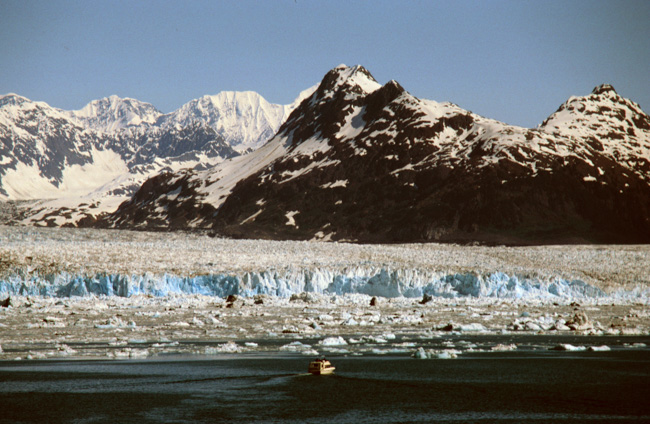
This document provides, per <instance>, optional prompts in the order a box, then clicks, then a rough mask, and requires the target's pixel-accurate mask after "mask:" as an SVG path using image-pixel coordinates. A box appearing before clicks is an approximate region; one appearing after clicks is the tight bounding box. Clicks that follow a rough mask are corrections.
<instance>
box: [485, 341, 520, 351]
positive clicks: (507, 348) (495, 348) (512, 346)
mask: <svg viewBox="0 0 650 424" xmlns="http://www.w3.org/2000/svg"><path fill="white" fill-rule="evenodd" d="M491 350H493V351H495V352H506V351H510V350H517V345H516V344H514V343H513V344H509V345H504V344H498V345H496V346H492V348H491Z"/></svg>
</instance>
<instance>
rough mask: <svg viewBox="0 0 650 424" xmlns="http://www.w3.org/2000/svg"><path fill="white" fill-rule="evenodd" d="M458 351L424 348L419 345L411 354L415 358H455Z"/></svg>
mask: <svg viewBox="0 0 650 424" xmlns="http://www.w3.org/2000/svg"><path fill="white" fill-rule="evenodd" d="M460 353H461V352H460V351H458V350H455V349H444V350H433V349H430V350H424V348H422V347H420V348H418V349H417V350H416V351H415V352H414V353H413V355H411V356H413V357H414V358H415V359H456V358H458V355H459V354H460Z"/></svg>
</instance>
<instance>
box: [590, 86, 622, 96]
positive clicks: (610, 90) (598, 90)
mask: <svg viewBox="0 0 650 424" xmlns="http://www.w3.org/2000/svg"><path fill="white" fill-rule="evenodd" d="M604 93H610V94H618V93H616V90H614V87H613V86H611V85H610V84H601V85H599V86H597V87H595V88H594V89H593V90H592V91H591V94H604Z"/></svg>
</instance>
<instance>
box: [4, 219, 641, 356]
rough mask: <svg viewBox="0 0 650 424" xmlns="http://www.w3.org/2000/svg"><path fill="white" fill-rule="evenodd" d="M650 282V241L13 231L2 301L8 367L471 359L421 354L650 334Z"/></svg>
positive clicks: (7, 239)
mask: <svg viewBox="0 0 650 424" xmlns="http://www.w3.org/2000/svg"><path fill="white" fill-rule="evenodd" d="M649 278H650V246H544V247H483V246H458V245H440V244H413V245H355V244H345V243H322V242H286V241H263V240H228V239H218V238H211V237H208V236H205V235H199V234H184V233H148V232H130V231H118V230H90V229H72V228H34V227H6V226H0V300H4V299H7V298H10V300H9V305H7V306H6V307H0V358H5V359H24V358H43V357H60V356H82V357H88V356H94V357H97V356H99V357H116V358H120V357H141V356H151V355H156V354H159V353H163V352H164V353H174V352H175V353H198V354H224V353H238V352H246V351H260V350H262V351H263V350H275V351H291V352H296V353H298V354H305V355H315V354H319V353H326V352H332V353H339V354H384V353H390V352H393V353H395V352H406V353H413V354H416V357H420V358H440V357H450V358H451V357H455V356H457V355H458V353H454V355H447V354H444V355H442V356H441V355H439V354H438V353H431V352H430V351H426V352H425V353H422V351H420V350H418V349H416V348H421V347H422V344H421V343H419V342H418V340H420V339H422V338H425V339H427V338H428V339H431V338H432V337H433V338H435V337H439V336H440V335H441V334H443V335H449V334H456V335H463V334H468V335H477V334H493V335H494V334H498V335H502V334H569V335H584V334H588V335H603V336H606V335H630V336H631V335H636V336H647V335H649V334H650V332H649V328H650V313H648V303H649V299H650V284H649V280H648V279H649ZM333 340H335V341H336V343H335V344H333V343H332V341H333ZM296 342H299V343H300V344H296ZM291 343H293V344H291ZM556 345H557V343H556ZM601 345H605V343H601ZM286 346H289V347H286ZM599 346H600V345H599ZM493 348H494V350H498V348H496V347H490V346H488V347H485V349H486V351H491V350H493ZM206 349H207V350H206ZM418 352H419V353H418Z"/></svg>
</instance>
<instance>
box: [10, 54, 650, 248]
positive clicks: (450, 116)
mask: <svg viewBox="0 0 650 424" xmlns="http://www.w3.org/2000/svg"><path fill="white" fill-rule="evenodd" d="M223 97H224V99H221V103H220V104H226V103H228V98H229V97H228V96H227V95H224V96H223ZM212 101H213V100H212V98H202V99H198V100H196V101H194V102H196V103H195V104H194V106H193V107H194V108H195V109H199V110H200V109H201V108H205V107H206V106H205V105H208V104H210V103H211V102H212ZM1 102H2V100H0V104H1ZM191 103H192V102H191ZM188 105H189V104H188ZM186 106H187V105H186ZM143 107H144V106H140V107H136V106H135V105H134V106H133V107H132V109H128V111H125V112H124V113H122V114H120V115H119V116H120V117H121V120H119V124H116V125H118V126H119V127H120V130H119V131H129V132H131V133H134V132H135V133H137V132H138V131H142V132H144V133H148V132H149V131H151V129H152V128H153V129H155V130H156V131H164V130H165V129H166V128H171V127H174V128H180V127H182V125H181V123H182V124H183V125H187V124H188V123H189V122H194V123H195V125H196V127H197V128H198V127H202V125H206V124H205V123H206V122H208V123H209V122H210V121H209V118H208V116H209V114H203V115H201V114H199V113H196V114H194V116H199V115H200V116H202V119H203V120H200V121H199V120H198V119H197V120H191V119H190V120H186V119H184V118H183V117H184V116H186V114H185V113H183V112H181V111H182V109H183V108H181V109H179V111H177V112H178V114H177V115H176V117H174V118H171V115H173V114H170V115H158V116H156V117H155V119H154V116H153V115H154V114H155V112H154V111H151V110H149V109H146V110H147V112H146V113H136V112H135V111H138V110H145V109H142V108H143ZM184 107H185V106H184ZM99 109H100V108H98V110H99ZM266 109H268V108H265V107H260V108H259V109H258V110H266ZM291 109H292V111H291V112H290V113H288V112H287V111H285V112H283V113H284V115H282V117H283V118H282V121H283V123H282V124H281V126H279V128H278V130H277V131H275V135H274V136H273V137H272V138H270V140H269V141H268V142H266V143H264V144H262V145H261V146H260V147H257V146H255V145H251V144H248V142H241V143H240V144H235V143H233V142H231V143H227V142H226V143H225V147H230V149H232V150H233V151H234V149H233V146H236V147H238V148H239V149H240V150H239V151H240V152H242V151H247V152H248V153H246V154H237V153H239V152H237V151H234V153H232V152H230V153H226V151H225V150H224V151H220V152H222V153H219V154H218V156H219V158H220V160H219V161H215V162H216V163H206V162H203V161H202V160H200V159H202V158H198V156H197V159H198V160H197V163H196V164H197V165H199V164H201V165H202V166H198V167H197V166H195V167H193V168H190V167H186V168H185V169H182V170H179V169H178V168H176V169H174V168H172V167H169V168H168V169H166V170H163V172H156V173H155V175H153V176H151V178H149V179H148V180H146V181H144V183H143V184H142V185H141V186H140V187H139V189H138V190H137V191H134V192H133V194H132V195H131V196H130V197H129V198H128V200H127V201H125V202H124V203H122V204H121V205H120V206H119V208H117V209H116V210H114V211H112V212H110V213H103V214H94V215H93V214H86V215H84V217H82V218H79V215H75V211H74V210H70V211H67V214H68V215H67V216H68V217H72V219H69V218H66V219H68V220H67V221H66V223H74V224H75V225H92V226H100V227H109V228H129V229H133V228H136V229H157V230H160V229H164V230H167V229H183V230H187V229H196V230H207V231H210V232H212V233H214V234H219V235H222V236H226V237H246V238H268V239H298V240H311V239H315V240H332V241H355V242H370V243H379V242H381V243H402V242H432V241H434V242H456V243H473V242H478V243H486V244H513V245H518V244H549V243H648V242H650V117H649V116H648V115H647V114H646V113H644V112H643V110H641V108H640V107H639V105H637V104H636V103H634V102H632V101H630V100H628V99H625V98H623V97H621V96H619V95H618V93H616V91H615V90H614V88H613V87H612V86H610V85H607V84H604V85H601V86H598V87H596V88H595V89H594V90H593V91H592V93H590V94H589V95H586V96H580V97H571V98H569V99H568V100H567V101H566V102H565V103H564V104H562V105H561V106H560V107H559V108H558V110H557V111H556V112H555V113H553V114H552V115H551V116H549V117H548V118H547V119H546V120H545V121H544V122H543V123H542V124H541V125H540V126H539V127H537V128H523V127H517V126H512V125H508V124H505V123H502V122H499V121H496V120H492V119H488V118H485V117H482V116H479V115H476V114H474V113H472V112H470V111H467V110H464V109H462V108H461V107H459V106H457V105H454V104H451V103H438V102H434V101H431V100H425V99H419V98H417V97H415V96H413V95H412V94H410V93H409V92H408V91H406V90H405V89H404V88H403V87H402V86H401V85H400V84H399V83H397V82H396V81H389V82H388V83H386V84H384V85H382V84H379V83H378V82H377V81H376V80H375V79H374V78H373V77H372V75H371V74H370V72H369V71H368V70H366V69H365V68H363V67H362V66H354V67H348V66H345V65H341V66H338V67H336V68H334V69H332V70H330V71H329V72H328V73H327V74H326V75H325V76H324V78H323V80H322V81H321V83H320V84H319V85H318V86H317V88H315V89H312V90H309V91H307V92H305V93H303V94H302V95H301V96H299V98H298V100H297V101H296V103H295V104H294V105H293V106H292V107H291ZM101 110H107V108H102V109H101ZM277 110H280V109H279V108H277ZM131 111H134V112H132V114H130V113H131ZM77 113H79V111H77ZM278 114H279V112H278ZM112 115H113V116H116V114H115V113H113V114H112ZM84 116H85V118H84V117H82V116H81V114H78V115H77V116H76V117H75V118H74V119H77V121H76V122H81V120H82V119H92V118H91V116H92V113H86V114H85V115H84ZM247 116H257V115H255V114H251V115H247ZM59 119H61V118H59ZM166 119H170V121H166ZM32 121H33V120H32ZM116 121H118V119H114V120H113V122H116ZM30 122H31V121H30ZM57 122H58V121H57ZM169 122H176V123H177V124H176V125H171V124H170V123H169ZM1 123H2V121H1V120H0V124H1ZM131 123H133V124H131ZM77 125H78V124H77ZM86 125H94V124H90V123H87V124H86ZM208 127H209V128H211V129H212V128H213V127H214V123H213V124H212V126H210V125H208ZM225 127H226V126H224V128H225ZM253 127H254V128H255V126H253ZM59 128H60V127H59ZM185 128H187V127H185ZM109 130H112V131H115V128H114V127H110V126H109V127H105V128H99V127H97V128H95V129H93V130H92V131H94V133H93V134H98V133H100V132H102V133H104V131H109ZM84 131H86V132H89V131H91V130H90V129H85V130H84ZM269 133H270V132H269ZM269 133H267V134H269ZM82 134H84V132H83V131H82V132H81V133H80V135H79V137H80V140H82V141H83V138H82ZM170 137H171V138H172V139H173V136H170ZM222 141H223V140H222ZM111 142H114V143H119V142H120V141H119V140H117V139H114V138H112V139H111ZM170 142H171V141H170ZM215 142H216V141H215ZM149 143H150V144H151V145H154V146H156V145H157V144H155V143H151V142H149ZM109 144H110V143H109ZM145 144H146V145H149V144H147V143H145ZM168 144H169V143H164V146H168ZM181 144H182V143H179V144H178V145H179V146H180V145H181ZM208 144H209V143H208ZM82 145H83V143H82ZM135 145H137V146H141V145H139V144H134V146H135ZM37 146H38V144H37ZM225 147H224V148H225ZM249 147H250V150H249ZM149 150H150V151H151V155H152V156H153V155H156V154H160V153H159V152H158V150H156V149H149ZM80 151H81V150H80ZM166 151H168V150H165V152H166ZM175 152H176V153H179V151H175ZM213 152H215V153H213V154H216V152H217V150H216V148H215V149H214V150H213ZM129 157H130V156H129ZM134 157H135V156H134ZM3 162H4V160H3V161H0V164H1V163H3ZM140 165H142V166H144V162H142V163H141V164H140ZM116 173H117V171H116ZM3 184H4V182H3ZM62 215H65V214H62V213H61V210H59V211H58V214H57V218H56V219H54V220H51V221H50V222H48V223H54V224H56V223H57V222H62V221H57V220H59V219H61V218H60V216H62ZM39 219H41V220H42V218H39ZM46 222H47V220H46Z"/></svg>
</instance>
